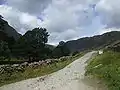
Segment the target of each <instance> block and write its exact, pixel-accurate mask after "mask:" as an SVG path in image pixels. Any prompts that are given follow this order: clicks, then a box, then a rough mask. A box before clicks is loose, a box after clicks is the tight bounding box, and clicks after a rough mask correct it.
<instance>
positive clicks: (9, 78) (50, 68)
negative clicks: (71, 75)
mask: <svg viewBox="0 0 120 90" xmlns="http://www.w3.org/2000/svg"><path fill="white" fill-rule="evenodd" d="M83 55H84V54H83V53H81V54H77V55H76V56H73V57H71V58H69V59H68V60H65V61H62V62H58V63H53V64H51V65H47V66H42V67H38V68H26V69H25V71H24V72H15V71H14V72H12V74H11V75H9V74H8V73H7V74H2V75H0V86H2V85H5V84H10V83H14V82H18V81H21V80H25V79H29V78H35V77H39V76H42V75H47V74H50V73H53V72H56V71H58V70H60V69H62V68H64V67H65V66H67V65H68V64H70V63H72V62H73V61H74V60H76V59H78V58H80V57H81V56H83Z"/></svg>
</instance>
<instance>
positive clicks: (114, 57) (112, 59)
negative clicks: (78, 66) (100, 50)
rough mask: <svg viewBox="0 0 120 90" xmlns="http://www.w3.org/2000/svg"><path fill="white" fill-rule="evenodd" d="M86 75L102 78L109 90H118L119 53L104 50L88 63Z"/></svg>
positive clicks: (119, 76)
mask: <svg viewBox="0 0 120 90" xmlns="http://www.w3.org/2000/svg"><path fill="white" fill-rule="evenodd" d="M86 75H92V76H93V77H97V78H98V79H101V80H103V81H104V82H105V83H106V85H107V86H108V88H109V89H110V90H120V53H118V52H113V51H106V52H104V54H102V55H97V56H96V57H95V58H93V59H92V60H91V62H90V63H88V66H87V67H86Z"/></svg>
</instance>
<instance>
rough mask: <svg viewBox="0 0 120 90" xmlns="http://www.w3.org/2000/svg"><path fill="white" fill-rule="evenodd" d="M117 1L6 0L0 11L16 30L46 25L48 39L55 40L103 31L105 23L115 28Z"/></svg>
mask: <svg viewBox="0 0 120 90" xmlns="http://www.w3.org/2000/svg"><path fill="white" fill-rule="evenodd" d="M119 3H120V1H119V0H6V5H0V13H1V14H2V15H3V16H4V17H5V19H6V20H7V21H9V23H10V24H11V25H12V26H13V27H14V28H15V29H16V30H17V31H18V32H20V33H25V32H26V31H27V30H31V29H32V28H35V27H38V26H39V27H46V28H47V29H48V32H49V33H50V35H51V36H50V37H49V43H58V42H59V41H60V40H65V41H66V40H71V39H76V38H78V37H81V36H87V35H93V34H96V33H100V32H104V31H106V29H103V28H104V27H105V26H107V28H119V27H120V18H119V16H120V11H119V10H120V5H119ZM96 15H97V16H96ZM38 17H39V18H40V19H41V20H40V19H39V18H38ZM101 21H102V24H103V25H102V24H101ZM114 30H115V29H114ZM107 31H108V30H107Z"/></svg>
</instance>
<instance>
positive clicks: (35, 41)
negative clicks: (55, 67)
mask: <svg viewBox="0 0 120 90" xmlns="http://www.w3.org/2000/svg"><path fill="white" fill-rule="evenodd" d="M48 37H49V33H48V32H47V29H46V28H34V29H33V30H31V31H27V32H26V33H25V34H24V35H22V36H21V37H20V38H19V39H18V40H15V39H14V38H13V37H9V36H8V35H7V34H6V33H4V32H2V31H0V60H5V59H8V60H11V59H12V58H17V59H23V60H28V61H30V62H33V61H39V60H45V59H47V58H59V57H62V56H68V55H69V54H70V51H69V49H68V48H67V47H66V45H65V43H64V42H63V41H61V42H60V43H59V45H58V46H57V47H55V48H54V49H50V48H49V46H47V42H48Z"/></svg>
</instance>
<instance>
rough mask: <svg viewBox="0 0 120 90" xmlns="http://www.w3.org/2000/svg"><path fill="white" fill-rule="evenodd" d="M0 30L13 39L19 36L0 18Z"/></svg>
mask: <svg viewBox="0 0 120 90" xmlns="http://www.w3.org/2000/svg"><path fill="white" fill-rule="evenodd" d="M0 31H2V32H4V33H6V34H7V35H8V36H9V37H14V39H15V40H17V39H19V38H20V36H21V35H20V34H19V33H18V32H17V31H16V30H15V29H14V28H13V27H11V26H10V25H9V24H8V22H7V21H5V20H3V19H2V18H0Z"/></svg>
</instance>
